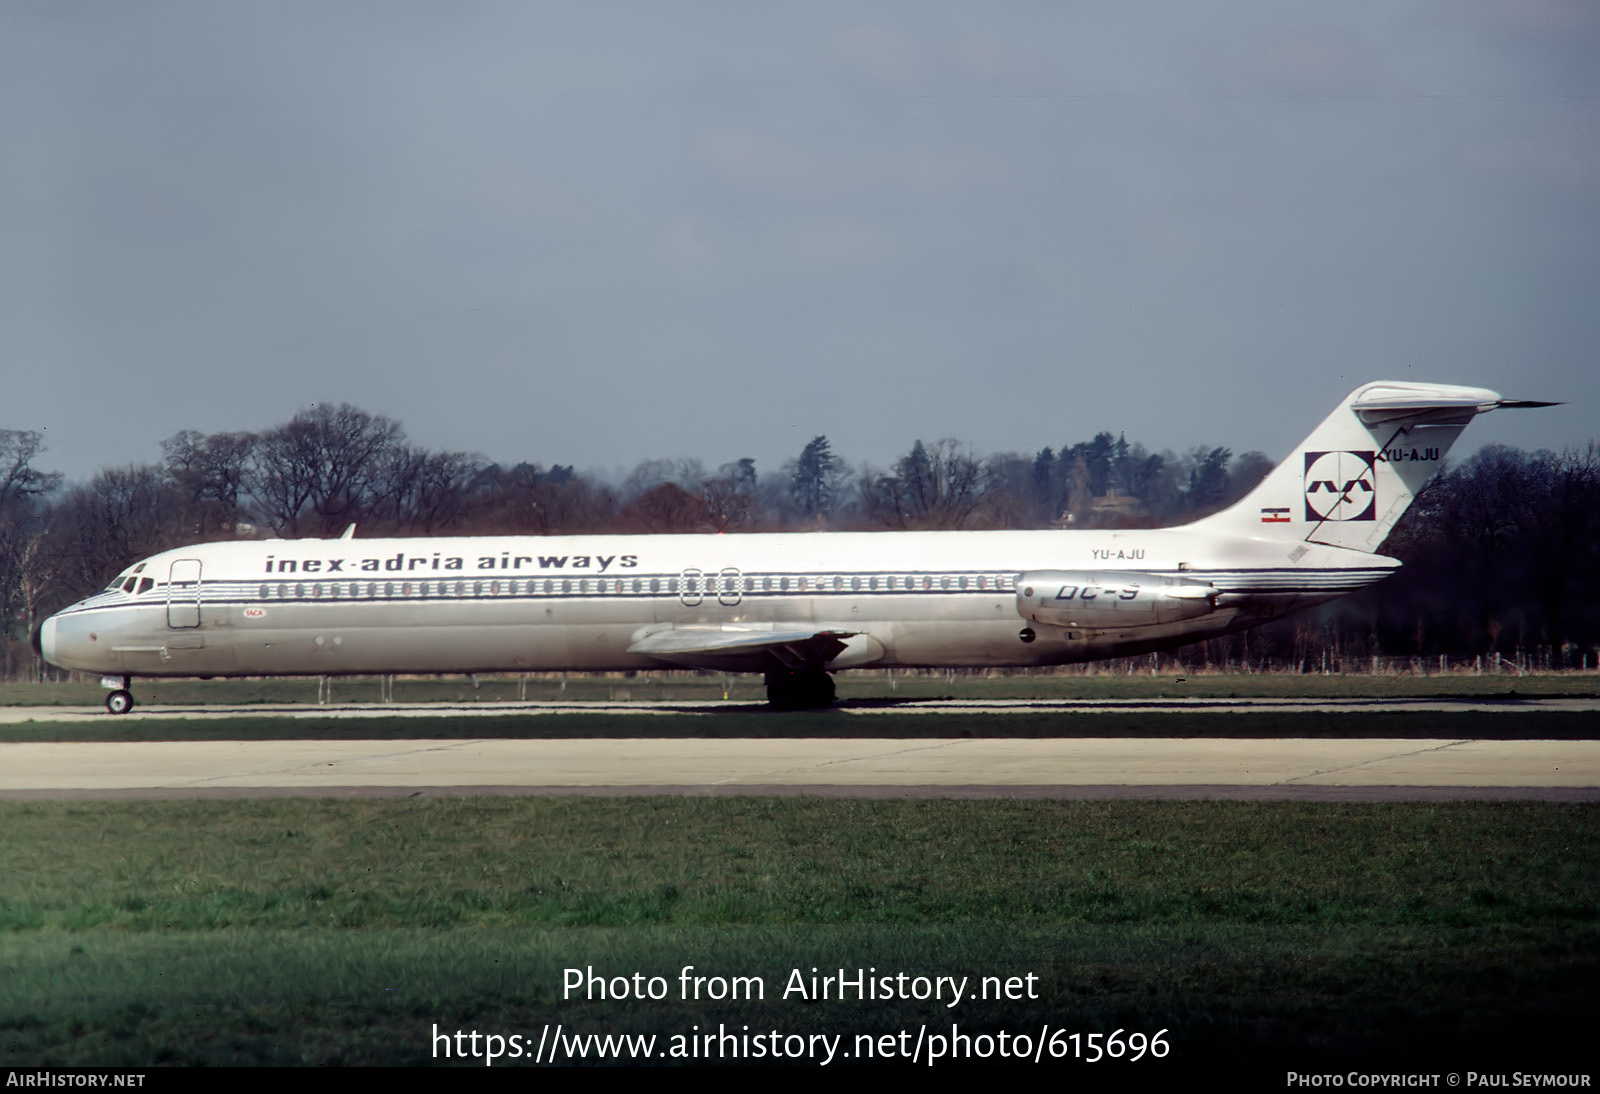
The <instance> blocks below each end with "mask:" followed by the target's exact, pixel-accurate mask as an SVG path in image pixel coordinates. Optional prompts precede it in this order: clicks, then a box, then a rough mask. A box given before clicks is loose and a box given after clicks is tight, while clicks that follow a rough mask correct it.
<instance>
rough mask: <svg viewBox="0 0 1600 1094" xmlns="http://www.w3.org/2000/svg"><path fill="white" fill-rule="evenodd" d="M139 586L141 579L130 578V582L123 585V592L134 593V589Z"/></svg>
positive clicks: (127, 581)
mask: <svg viewBox="0 0 1600 1094" xmlns="http://www.w3.org/2000/svg"><path fill="white" fill-rule="evenodd" d="M137 584H139V579H138V578H136V577H130V578H129V579H128V580H126V581H124V582H123V583H122V591H123V592H125V593H131V592H133V587H134V586H135V585H137Z"/></svg>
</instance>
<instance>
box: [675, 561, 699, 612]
mask: <svg viewBox="0 0 1600 1094" xmlns="http://www.w3.org/2000/svg"><path fill="white" fill-rule="evenodd" d="M702 580H703V577H702V575H701V573H700V571H699V570H697V569H695V568H693V567H690V568H689V569H687V570H685V571H683V573H681V574H679V575H678V599H679V600H680V601H682V602H683V606H684V607H685V608H693V607H696V606H697V605H699V603H700V598H701V597H702V596H703V595H704V594H703V592H702V591H701V588H700V582H701V581H702Z"/></svg>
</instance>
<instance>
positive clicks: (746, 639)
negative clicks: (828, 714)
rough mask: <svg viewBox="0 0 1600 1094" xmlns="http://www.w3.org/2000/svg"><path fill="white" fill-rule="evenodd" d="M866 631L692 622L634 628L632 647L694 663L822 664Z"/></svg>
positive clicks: (676, 661)
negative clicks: (850, 640)
mask: <svg viewBox="0 0 1600 1094" xmlns="http://www.w3.org/2000/svg"><path fill="white" fill-rule="evenodd" d="M861 633H862V632H861V631H850V630H835V629H830V628H817V627H782V626H775V627H761V626H759V625H754V624H751V625H744V626H740V625H725V626H717V625H714V624H704V625H699V624H690V625H687V626H667V627H656V628H646V629H644V630H642V631H639V632H635V634H634V636H633V641H632V642H631V643H630V644H629V646H628V652H629V653H635V654H642V655H644V656H646V657H654V658H658V659H660V660H662V661H667V662H670V663H672V664H677V665H685V666H688V667H691V668H726V667H732V666H735V665H738V664H740V663H750V662H754V663H755V665H756V666H758V667H759V666H772V667H783V668H802V667H808V666H821V665H825V664H827V663H828V662H829V661H831V660H832V659H833V658H835V657H837V656H838V655H839V653H840V652H842V651H843V650H844V649H845V648H846V646H847V645H848V643H849V639H851V638H853V637H855V636H856V635H858V634H861Z"/></svg>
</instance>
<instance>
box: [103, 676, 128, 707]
mask: <svg viewBox="0 0 1600 1094" xmlns="http://www.w3.org/2000/svg"><path fill="white" fill-rule="evenodd" d="M101 683H103V684H105V685H106V686H107V687H112V688H114V689H115V690H113V691H112V692H111V694H109V695H107V696H106V710H107V711H108V712H109V713H111V714H126V713H128V711H130V710H132V709H133V692H131V691H129V690H128V685H129V684H130V683H131V681H130V680H129V679H128V678H127V677H126V676H124V677H122V679H121V680H120V681H119V680H118V679H117V678H116V677H115V676H108V677H106V678H105V679H104V680H102V681H101Z"/></svg>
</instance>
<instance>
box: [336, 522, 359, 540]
mask: <svg viewBox="0 0 1600 1094" xmlns="http://www.w3.org/2000/svg"><path fill="white" fill-rule="evenodd" d="M339 538H340V539H355V538H356V526H355V525H354V524H352V525H351V526H350V527H348V528H346V529H345V530H344V535H342V536H340V537H339Z"/></svg>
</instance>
